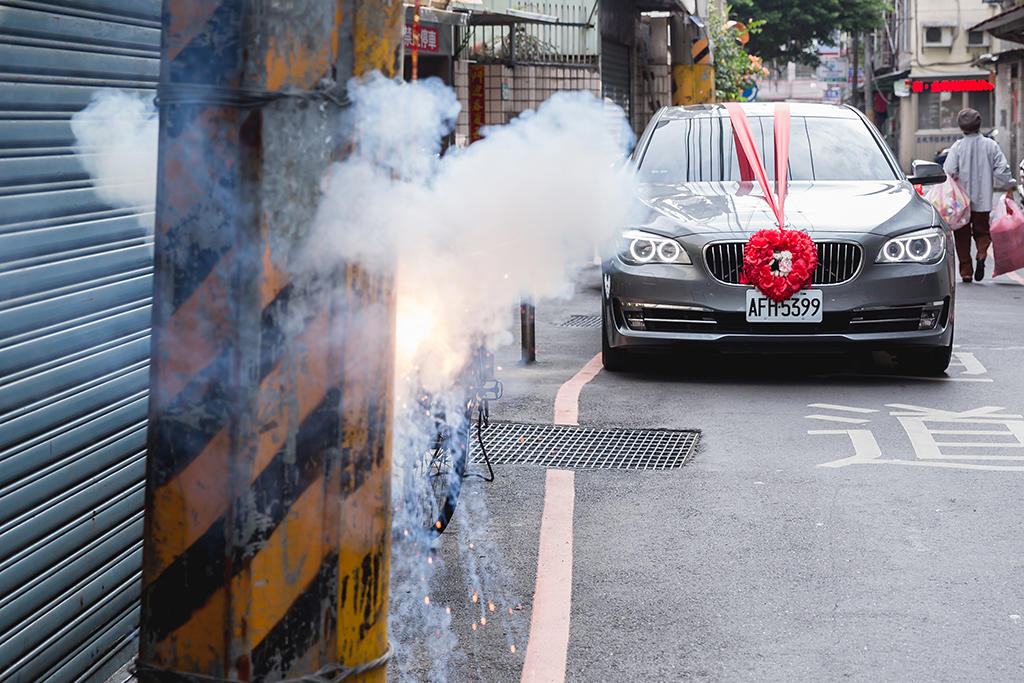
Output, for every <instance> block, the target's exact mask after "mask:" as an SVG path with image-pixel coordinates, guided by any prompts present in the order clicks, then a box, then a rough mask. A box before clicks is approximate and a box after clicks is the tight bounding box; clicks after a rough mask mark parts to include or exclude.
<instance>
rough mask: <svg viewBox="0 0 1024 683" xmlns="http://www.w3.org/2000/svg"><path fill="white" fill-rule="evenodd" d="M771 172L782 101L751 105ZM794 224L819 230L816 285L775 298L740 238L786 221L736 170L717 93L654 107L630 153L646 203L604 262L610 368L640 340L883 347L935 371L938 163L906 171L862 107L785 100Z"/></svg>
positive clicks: (761, 347) (939, 341)
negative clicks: (752, 276)
mask: <svg viewBox="0 0 1024 683" xmlns="http://www.w3.org/2000/svg"><path fill="white" fill-rule="evenodd" d="M743 108H744V111H745V113H746V115H747V117H748V119H749V121H750V126H751V129H752V131H753V134H754V139H755V144H756V145H758V147H759V150H758V151H759V153H760V155H761V158H762V159H763V160H764V165H765V167H766V168H767V169H768V176H769V179H770V180H771V181H774V172H773V170H772V169H774V165H775V159H774V134H773V112H774V109H773V107H772V105H769V104H760V103H755V104H746V105H743ZM790 112H791V138H790V150H789V176H788V177H789V191H788V196H787V197H786V200H785V217H786V222H787V228H789V229H794V230H802V231H805V232H806V233H808V234H809V235H810V236H811V238H812V239H813V240H814V241H815V242H816V244H817V251H818V266H817V270H816V271H815V272H814V277H813V281H812V285H811V287H810V289H806V290H802V291H800V292H798V293H797V294H796V295H794V296H793V297H792V298H791V299H789V300H788V301H785V302H782V303H781V304H777V305H773V304H772V303H771V302H768V300H767V299H766V297H764V296H763V295H762V294H761V293H760V292H759V291H757V290H756V289H754V288H753V287H752V286H750V285H745V284H741V283H740V268H741V265H742V263H743V247H744V245H745V243H746V242H747V239H748V238H749V237H750V236H751V234H753V233H754V232H756V231H758V230H761V229H765V228H772V227H775V226H776V222H775V217H774V215H773V213H772V211H771V209H770V208H769V206H768V204H767V203H766V202H765V200H764V197H763V196H762V192H761V190H760V188H759V186H758V185H757V184H756V183H752V182H749V181H741V178H740V170H739V163H738V157H737V151H736V145H735V141H734V137H733V130H732V124H731V121H730V118H729V115H728V113H727V112H726V110H725V108H724V107H723V106H722V105H698V106H691V107H669V108H663V109H662V110H660V111H659V112H658V113H657V114H656V115H655V116H654V118H653V119H652V120H651V122H650V124H649V125H648V126H647V129H646V130H645V132H644V134H643V135H642V137H641V138H640V141H639V142H638V144H637V146H636V148H635V150H634V152H633V156H632V163H633V164H634V166H635V168H636V173H637V178H638V180H639V188H640V189H639V197H638V199H639V201H640V202H641V204H642V214H643V215H642V216H641V217H640V219H639V220H637V221H635V222H634V223H633V224H631V225H629V226H625V229H624V230H623V233H622V236H621V240H620V243H619V245H618V248H617V253H616V254H615V255H614V256H613V257H611V258H609V259H607V260H606V261H605V262H604V265H603V347H602V351H603V354H602V358H603V361H604V366H605V367H606V368H607V369H609V370H619V369H624V368H626V367H628V366H629V364H630V361H631V360H632V357H633V354H634V353H635V352H637V351H651V350H664V349H669V348H674V347H677V346H678V345H680V344H689V345H692V346H696V347H697V349H698V351H699V350H701V349H702V350H725V349H731V350H739V351H755V352H765V351H787V352H789V351H791V352H800V351H803V350H853V349H866V350H867V349H870V350H888V351H892V352H894V353H896V354H898V358H899V360H900V362H901V364H903V365H905V366H907V367H908V369H910V370H912V371H914V372H917V373H941V372H943V371H944V370H945V369H946V367H947V366H948V364H949V360H950V354H951V352H952V345H953V308H954V306H953V304H954V282H955V272H954V269H955V261H956V259H955V257H954V254H953V236H952V233H951V231H950V229H949V227H948V226H947V225H946V224H945V223H944V222H943V221H942V219H941V218H940V217H939V215H938V214H937V212H936V211H935V209H934V208H933V207H932V205H931V204H929V203H928V202H927V201H926V200H925V199H924V198H922V197H921V196H920V195H919V194H918V193H917V192H916V191H915V189H914V187H913V185H914V184H919V185H928V184H932V183H936V182H942V181H943V180H944V179H945V175H944V174H943V172H942V169H941V168H940V167H938V166H937V165H936V164H934V163H931V162H927V161H916V162H914V175H913V176H912V177H910V178H907V177H906V176H905V175H904V174H903V172H902V171H901V170H900V168H899V165H898V164H897V162H896V159H895V158H894V157H893V156H892V153H891V152H890V151H889V149H888V147H887V146H886V145H885V143H884V141H883V140H882V138H881V137H880V136H879V134H878V132H877V131H876V130H875V128H874V127H873V126H871V125H870V124H869V123H868V121H867V119H865V118H864V116H863V115H862V114H861V113H860V112H858V111H856V110H854V109H852V108H849V107H843V106H834V105H826V104H810V103H808V104H802V103H794V104H792V105H790Z"/></svg>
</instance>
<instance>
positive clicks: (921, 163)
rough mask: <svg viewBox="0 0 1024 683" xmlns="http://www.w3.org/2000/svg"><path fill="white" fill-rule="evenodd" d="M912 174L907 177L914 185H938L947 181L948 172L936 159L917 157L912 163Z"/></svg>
mask: <svg viewBox="0 0 1024 683" xmlns="http://www.w3.org/2000/svg"><path fill="white" fill-rule="evenodd" d="M910 168H911V171H910V173H911V174H910V176H909V177H908V178H907V180H909V181H910V182H911V184H912V185H938V184H939V183H942V182H945V180H946V172H945V171H943V170H942V167H941V166H939V165H938V164H937V163H935V162H934V161H925V160H924V159H915V160H914V161H912V162H911V163H910Z"/></svg>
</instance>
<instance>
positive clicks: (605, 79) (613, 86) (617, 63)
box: [601, 39, 633, 123]
mask: <svg viewBox="0 0 1024 683" xmlns="http://www.w3.org/2000/svg"><path fill="white" fill-rule="evenodd" d="M629 74H630V68H629V46H628V45H621V44H619V43H616V42H614V41H611V40H607V39H602V40H601V90H602V91H603V93H604V96H605V97H607V98H608V99H610V100H611V101H612V102H614V103H615V104H617V105H619V106H620V107H622V110H623V111H624V112H626V118H627V119H628V120H629V121H630V123H632V121H633V116H632V112H631V111H630V108H629V107H630V92H631V88H630V85H631V79H630V77H629Z"/></svg>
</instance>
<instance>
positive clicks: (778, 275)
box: [740, 230, 818, 301]
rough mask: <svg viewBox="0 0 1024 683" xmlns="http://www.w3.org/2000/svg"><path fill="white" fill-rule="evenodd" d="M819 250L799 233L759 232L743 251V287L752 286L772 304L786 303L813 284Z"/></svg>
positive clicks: (786, 231) (782, 231)
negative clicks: (773, 302)
mask: <svg viewBox="0 0 1024 683" xmlns="http://www.w3.org/2000/svg"><path fill="white" fill-rule="evenodd" d="M817 267H818V247H817V245H816V244H815V243H814V240H812V239H811V238H810V237H809V236H808V235H807V234H806V233H803V232H799V231H797V230H760V231H758V232H755V233H754V234H753V235H751V237H750V239H749V240H747V244H746V246H745V247H743V267H742V268H741V269H740V283H742V284H745V285H746V284H752V285H754V286H755V287H757V288H758V289H759V290H761V293H762V294H764V295H765V296H766V297H768V298H769V299H771V300H772V301H785V300H786V299H788V298H789V297H791V296H793V294H795V293H796V292H799V291H800V290H801V289H804V288H805V287H809V286H810V284H811V278H812V277H814V269H815V268H817Z"/></svg>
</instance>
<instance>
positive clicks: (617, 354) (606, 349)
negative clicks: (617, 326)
mask: <svg viewBox="0 0 1024 683" xmlns="http://www.w3.org/2000/svg"><path fill="white" fill-rule="evenodd" d="M602 308H603V309H604V310H603V311H602V313H601V365H603V366H604V369H605V370H607V371H608V372H621V371H623V370H629V368H630V366H631V365H632V363H631V362H630V358H629V351H626V350H625V349H616V348H612V346H611V345H610V344H609V343H608V316H609V312H608V308H607V307H602Z"/></svg>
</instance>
